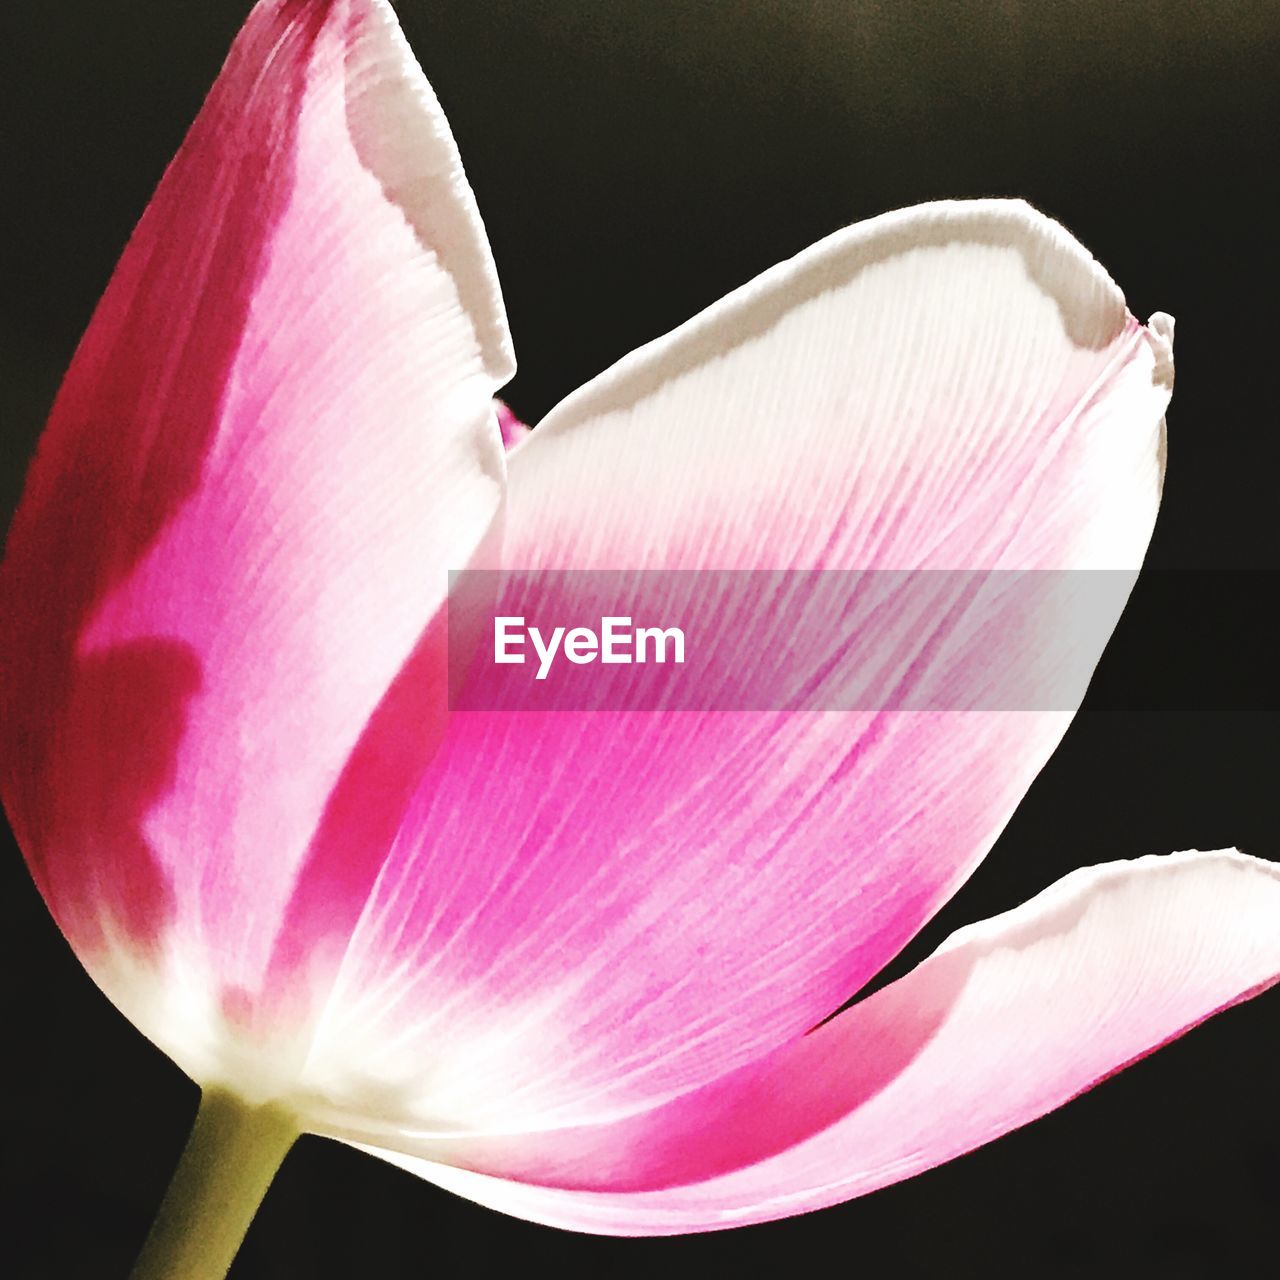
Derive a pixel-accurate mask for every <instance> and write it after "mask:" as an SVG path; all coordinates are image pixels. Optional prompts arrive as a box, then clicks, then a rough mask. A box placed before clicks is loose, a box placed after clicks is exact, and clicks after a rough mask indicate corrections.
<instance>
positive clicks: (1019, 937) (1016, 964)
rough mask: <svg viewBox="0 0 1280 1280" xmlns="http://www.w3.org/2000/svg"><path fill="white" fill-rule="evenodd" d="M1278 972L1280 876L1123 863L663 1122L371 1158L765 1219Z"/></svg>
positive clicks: (688, 1100) (922, 1152) (623, 1230)
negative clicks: (458, 1166)
mask: <svg viewBox="0 0 1280 1280" xmlns="http://www.w3.org/2000/svg"><path fill="white" fill-rule="evenodd" d="M1277 976H1280V870H1278V869H1277V868H1276V867H1275V866H1274V865H1273V864H1271V863H1267V862H1261V861H1258V860H1256V859H1252V858H1246V857H1243V856H1241V855H1239V854H1235V853H1209V854H1180V855H1175V856H1173V857H1169V858H1143V859H1139V860H1138V861H1136V862H1130V863H1112V864H1109V865H1107V866H1101V867H1092V868H1088V869H1086V870H1082V871H1077V872H1074V873H1073V874H1071V875H1069V876H1067V877H1066V878H1065V879H1064V880H1061V881H1059V882H1058V883H1057V884H1056V885H1054V886H1052V887H1051V888H1050V889H1048V890H1046V891H1045V892H1043V893H1041V894H1040V895H1038V896H1037V897H1036V898H1033V899H1032V900H1031V901H1030V902H1028V903H1025V904H1024V905H1023V906H1021V907H1019V908H1017V909H1016V910H1014V911H1010V912H1007V913H1006V914H1004V915H1001V916H997V917H995V918H994V919H991V920H987V921H985V922H983V923H982V924H979V925H974V926H970V927H969V928H966V929H963V930H961V931H960V932H959V933H957V934H955V935H954V936H953V937H952V938H950V939H949V940H948V941H947V942H946V943H945V944H944V945H943V946H942V947H941V948H939V950H938V951H937V952H935V953H934V955H933V956H932V957H930V958H929V959H928V960H926V961H925V962H924V963H923V964H921V965H920V966H919V967H918V968H916V969H914V970H913V971H912V972H911V973H909V974H908V975H907V976H906V977H905V978H902V979H900V980H899V981H897V982H895V983H893V984H892V985H890V986H888V987H886V988H885V989H884V990H882V991H880V992H878V993H877V994H875V995H873V996H871V997H870V998H868V999H867V1000H865V1001H863V1002H861V1003H860V1004H857V1005H855V1006H854V1007H853V1008H852V1009H850V1010H849V1011H848V1012H846V1013H843V1014H841V1015H840V1016H839V1017H838V1018H836V1019H834V1020H833V1021H831V1022H830V1023H828V1024H826V1025H825V1026H823V1027H822V1028H821V1029H819V1030H818V1031H816V1032H814V1033H813V1034H812V1035H809V1036H806V1037H803V1038H802V1039H800V1040H797V1041H794V1042H793V1043H791V1044H789V1045H787V1046H786V1047H785V1048H783V1049H781V1050H779V1051H778V1052H776V1053H775V1054H773V1055H772V1056H771V1057H769V1058H767V1059H765V1060H763V1061H761V1062H759V1063H756V1064H753V1065H752V1066H750V1067H748V1068H746V1069H745V1070H742V1071H739V1072H737V1073H736V1074H734V1075H732V1076H730V1077H728V1078H726V1079H723V1080H720V1081H718V1082H716V1083H714V1084H712V1085H710V1086H708V1087H706V1088H704V1089H702V1090H700V1091H698V1092H695V1093H692V1094H687V1095H685V1096H684V1097H681V1098H679V1099H676V1100H675V1101H673V1102H671V1103H669V1104H668V1105H666V1106H663V1107H659V1108H657V1109H655V1110H653V1111H650V1112H647V1113H644V1114H641V1115H638V1116H633V1117H631V1118H629V1119H626V1120H622V1121H619V1122H618V1123H616V1124H612V1125H602V1126H595V1127H588V1128H582V1129H577V1130H562V1131H558V1132H554V1131H553V1132H546V1133H526V1134H516V1135H510V1136H508V1137H493V1138H490V1139H488V1140H484V1139H475V1138H473V1139H468V1140H465V1141H460V1142H457V1143H455V1144H452V1145H451V1144H449V1143H448V1142H443V1141H438V1142H435V1143H431V1142H421V1143H419V1144H418V1149H419V1151H420V1155H419V1156H414V1155H406V1154H402V1153H400V1154H398V1153H395V1152H391V1151H387V1150H379V1149H377V1148H375V1147H372V1146H365V1147H364V1149H365V1150H368V1151H370V1152H372V1153H373V1154H375V1155H381V1156H382V1157H383V1158H385V1159H388V1160H390V1161H392V1162H393V1163H395V1164H398V1165H401V1166H402V1167H404V1168H406V1169H409V1170H411V1171H412V1172H415V1173H417V1174H420V1175H421V1176H422V1177H425V1178H428V1179H430V1180H431V1181H433V1182H436V1183H439V1184H440V1185H441V1186H443V1187H446V1188H448V1189H450V1190H452V1191H456V1192H458V1193H459V1194H461V1195H464V1196H468V1197H470V1198H471V1199H473V1200H477V1201H479V1202H480V1203H481V1204H485V1205H489V1206H491V1207H493V1208H496V1209H501V1210H503V1211H505V1212H507V1213H512V1214H515V1215H517V1216H519V1217H523V1218H529V1219H532V1220H534V1221H536V1222H545V1223H550V1224H551V1225H553V1226H558V1227H568V1228H571V1229H573V1230H577V1231H592V1232H601V1233H608V1234H616V1235H662V1234H671V1233H677V1232H690V1231H708V1230H715V1229H717V1228H723V1227H733V1226H739V1225H742V1224H744V1223H749V1222H761V1221H765V1220H767V1219H771V1218H779V1217H785V1216H789V1215H792V1214H796V1213H803V1212H805V1211H806V1210H810V1209H817V1208H821V1207H823V1206H825V1205H830V1204H835V1203H837V1202H839V1201H842V1200H847V1199H850V1198H852V1197H854V1196H859V1195H865V1194H866V1193H867V1192H869V1191H873V1190H875V1189H876V1188H877V1187H882V1186H885V1185H887V1184H889V1183H893V1182H897V1181H900V1180H901V1179H903V1178H907V1177H910V1176H911V1175H913V1174H915V1173H919V1172H921V1171H922V1170H924V1169H928V1168H931V1167H933V1166H934V1165H937V1164H941V1163H942V1162H943V1161H946V1160H950V1159H952V1158H954V1157H955V1156H957V1155H960V1154H962V1153H963V1152H966V1151H969V1150H972V1149H973V1148H974V1147H977V1146H980V1145H982V1144H983V1143H985V1142H989V1141H990V1140H991V1139H993V1138H995V1137H997V1136H999V1135H1000V1134H1003V1133H1007V1132H1008V1131H1009V1130H1011V1129H1015V1128H1017V1127H1018V1126H1020V1125H1023V1124H1026V1123H1027V1122H1028V1121H1030V1120H1033V1119H1035V1118H1036V1117H1038V1116H1041V1115H1044V1114H1045V1113H1046V1112H1048V1111H1051V1110H1053V1109H1054V1108H1055V1107H1058V1106H1060V1105H1061V1104H1062V1103H1064V1102H1067V1101H1068V1100H1069V1099H1071V1098H1073V1097H1075V1096H1076V1095H1077V1094H1079V1093H1081V1092H1083V1091H1084V1090H1086V1089H1089V1088H1091V1087H1092V1086H1093V1085H1095V1084H1097V1083H1098V1082H1099V1081H1100V1080H1102V1079H1105V1078H1106V1077H1107V1076H1108V1075H1110V1074H1112V1073H1113V1072H1115V1071H1117V1070H1119V1069H1120V1068H1122V1067H1124V1066H1127V1065H1128V1064H1130V1063H1132V1062H1134V1061H1136V1060H1137V1059H1138V1058H1141V1057H1143V1056H1144V1055H1145V1054H1147V1053H1149V1052H1150V1051H1151V1050H1152V1049H1154V1048H1156V1047H1158V1046H1159V1045H1161V1044H1163V1043H1165V1042H1167V1041H1168V1040H1171V1039H1173V1038H1174V1037H1176V1036H1178V1035H1180V1034H1182V1033H1183V1032H1184V1031H1186V1030H1188V1029H1189V1028H1190V1027H1193V1026H1195V1025H1196V1024H1197V1023H1198V1022H1200V1021H1202V1020H1203V1019H1205V1018H1207V1017H1209V1016H1210V1015H1211V1014H1213V1013H1215V1012H1217V1011H1219V1010H1221V1009H1223V1008H1225V1007H1227V1006H1229V1005H1232V1004H1235V1003H1237V1002H1238V1001H1240V1000H1242V999H1246V998H1248V997H1249V996H1251V995H1253V994H1256V993H1257V992H1258V991H1259V990H1261V989H1263V988H1265V987H1267V986H1269V985H1271V984H1272V983H1274V982H1275V980H1276V978H1277ZM406 1149H409V1150H412V1148H406ZM421 1156H430V1157H431V1159H424V1158H421ZM433 1160H434V1161H439V1162H441V1163H433ZM445 1162H456V1163H457V1164H459V1165H465V1166H468V1168H456V1167H453V1168H451V1167H449V1164H448V1163H445ZM472 1170H481V1171H483V1172H473V1171H472ZM490 1174H498V1175H502V1176H500V1177H495V1176H487V1175H490ZM508 1178H510V1179H516V1180H517V1181H507V1180H505V1179H508ZM530 1184H532V1185H530Z"/></svg>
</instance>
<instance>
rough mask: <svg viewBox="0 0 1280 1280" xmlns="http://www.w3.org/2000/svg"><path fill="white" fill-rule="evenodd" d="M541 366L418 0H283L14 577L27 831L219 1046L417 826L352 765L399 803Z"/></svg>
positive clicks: (184, 1053)
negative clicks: (526, 345) (527, 381)
mask: <svg viewBox="0 0 1280 1280" xmlns="http://www.w3.org/2000/svg"><path fill="white" fill-rule="evenodd" d="M511 371H512V361H511V354H510V348H509V341H508V337H507V333H506V324H505V318H504V314H503V309H502V303H501V298H500V295H499V292H498V286H497V282H496V278H495V276H494V272H493V267H492V263H491V260H490V257H489V250H488V247H487V243H486V240H485V236H484V231H483V228H482V227H481V224H480V222H479V219H478V217H477V214H476V211H475V207H474V202H473V199H472V196H471V193H470V190H469V188H468V186H467V183H466V181H465V178H464V177H463V174H462V170H461V168H460V165H459V161H458V156H457V152H456V149H455V147H454V144H453V140H452V138H451V136H450V134H449V131H448V128H447V126H446V124H445V121H444V119H443V116H442V115H441V113H440V110H439V108H438V106H437V104H436V102H435V99H434V97H433V96H432V94H431V91H430V89H429V88H428V86H427V84H426V82H425V80H423V78H422V76H421V73H420V72H419V70H418V68H417V66H416V64H415V63H414V62H413V59H412V57H411V55H410V54H409V53H408V50H407V48H406V46H405V45H404V42H403V38H402V37H401V35H400V33H399V30H398V28H397V27H396V25H395V20H394V17H393V15H392V12H391V9H390V7H389V6H388V5H387V4H386V3H385V2H384V0H332V2H327V3H305V4H304V3H298V2H297V0H264V2H263V3H261V4H259V5H258V7H257V8H256V9H255V10H254V11H253V14H252V15H251V17H250V18H249V20H248V23H247V25H246V27H245V29H244V30H243V32H242V33H241V35H240V37H239V38H238V40H237V41H236V44H235V47H234V49H233V50H232V53H231V55H230V58H229V60H228V62H227V64H226V67H225V68H224V70H223V72H222V74H221V76H220V77H219V79H218V81H217V83H216V85H215V86H214V88H213V90H212V92H211V94H210V96H209V99H208V101H207V102H206V104H205V106H204V108H203V110H202V111H201V113H200V116H199V118H198V119H197V121H196V122H195V124H194V126H193V127H192V129H191V132H190V134H189V135H188V137H187V140H186V142H185V143H184V145H183V147H182V150H181V151H180V152H179V154H178V156H177V158H176V160H175V161H174V162H173V164H172V165H171V167H170V168H169V170H168V172H167V173H166V175H165V177H164V180H163V182H162V183H161V185H160V188H159V189H158V191H157V193H156V195H155V197H154V199H153V200H152V203H151V205H150V207H149V208H148V209H147V211H146V213H145V215H144V217H143V218H142V221H141V223H140V224H139V226H138V228H137V230H136V232H135V233H134V235H133V238H132V239H131V241H130V243H129V246H128V248H127V249H126V251H125V253H124V256H123V258H122V259H121V262H120V264H119V266H118V268H117V270H116V272H115V274H114V276H113V278H112V280H111V283H110V285H109V287H108V289H107V292H106V294H105V296H104V298H103V300H102V302H101V304H100V305H99V307H98V309H97V311H96V313H95V315H94V317H93V320H92V323H91V324H90V327H89V329H88V332H87V333H86V335H85V337H84V340H83V342H82V343H81V346H80V348H79V350H78V352H77V354H76V357H75V360H74V363H73V365H72V367H71V370H70V372H69V373H68V375H67V379H66V382H65V384H64V386H63V388H62V391H61V394H60V396H59V398H58V401H57V405H56V407H55V409H54V412H53V415H52V417H51V419H50V422H49V425H48V428H47V430H46V432H45V434H44V437H43V439H42V440H41V443H40V451H39V456H38V458H37V460H36V463H35V465H34V467H33V469H32V472H31V475H30V478H29V480H28V483H27V489H26V493H25V496H24V499H23V502H22V505H21V507H20V509H19V511H18V513H17V516H16V518H15V520H14V524H13V529H12V533H11V535H10V538H9V543H8V550H7V558H6V560H5V563H4V568H3V578H2V579H0V598H2V599H3V602H4V607H5V612H6V626H5V629H4V642H3V643H4V649H3V655H2V659H0V660H2V663H3V670H2V675H3V689H4V698H5V701H4V706H3V716H2V717H0V719H2V722H3V726H4V730H3V738H2V746H0V757H2V776H3V790H4V797H5V802H6V805H7V807H8V810H9V813H10V815H11V817H12V820H13V824H14V827H15V830H16V832H17V834H18V837H19V839H20V841H21V843H22V845H23V848H24V849H25V851H26V854H27V856H28V858H29V859H30V862H31V865H32V869H33V871H34V874H35V876H36V879H37V881H38V883H39V885H40V887H41V890H42V892H43V893H44V894H45V897H46V899H47V900H48V901H49V903H50V906H51V908H52V909H53V911H54V914H55V915H56V917H57V919H58V922H59V924H60V925H61V926H62V928H63V930H64V931H65V932H66V933H67V935H68V937H69V938H70V939H71V941H72V943H73V945H74V946H75V947H76V948H77V950H78V951H79V953H80V954H81V957H82V958H83V959H85V960H86V962H87V963H88V964H89V966H90V968H91V970H92V972H93V973H94V974H95V976H96V977H97V978H98V980H99V981H100V982H102V983H103V984H104V986H106V987H107V989H108V990H109V992H110V993H111V994H112V996H113V998H115V999H116V1000H117V1002H118V1003H120V1004H122V1006H123V1007H125V1008H126V1010H127V1011H128V1012H129V1014H130V1016H131V1017H132V1018H133V1019H134V1021H135V1022H138V1024H139V1025H140V1026H141V1027H142V1029H143V1030H144V1031H146V1033H147V1034H149V1035H150V1036H152V1037H153V1038H154V1039H155V1040H157V1041H158V1042H159V1043H161V1044H162V1045H163V1046H165V1047H166V1048H167V1049H169V1050H170V1052H172V1053H174V1054H175V1056H177V1057H178V1059H179V1061H180V1062H181V1063H182V1064H183V1065H184V1066H185V1067H186V1068H187V1069H188V1070H190V1071H191V1072H192V1073H193V1074H197V1075H201V1076H204V1077H207V1076H208V1074H209V1073H210V1071H212V1070H214V1069H215V1068H213V1067H212V1066H211V1065H210V1062H211V1059H210V1055H213V1054H216V1050H215V1049H214V1048H213V1047H211V1044H212V1041H213V1040H214V1039H216V1027H217V1015H218V1006H219V1005H221V1008H222V1011H223V1012H227V1013H230V1014H232V1015H235V1014H237V1013H239V1012H243V1011H244V1008H245V1001H246V999H248V997H247V996H246V995H245V992H249V993H252V992H255V991H256V990H257V989H258V987H259V986H260V984H261V982H262V978H263V974H264V972H265V971H266V969H267V966H268V964H269V963H271V962H272V961H271V957H272V954H273V951H274V952H276V963H281V956H280V948H281V947H284V948H285V949H286V950H288V941H289V940H288V939H287V938H286V939H285V940H283V941H282V940H281V939H280V938H279V936H278V935H279V934H280V931H281V927H282V920H283V919H284V918H285V916H286V913H287V914H288V915H289V917H290V919H291V921H293V922H294V923H295V925H296V928H295V932H300V933H303V934H305V936H306V937H307V938H308V942H309V943H311V944H313V945H314V946H315V948H316V950H317V952H318V951H319V950H320V944H321V943H323V942H324V941H325V939H326V937H329V936H330V935H333V938H332V941H333V945H334V947H335V948H337V947H340V946H341V944H342V943H344V942H345V940H346V934H347V932H348V931H349V928H350V924H351V919H350V918H348V917H347V916H345V915H344V914H343V912H344V907H343V902H344V901H345V899H343V898H342V896H341V895H340V894H337V893H335V892H334V891H333V886H334V885H335V884H338V885H343V886H345V884H346V882H347V881H348V880H349V881H351V882H352V883H354V884H355V885H356V886H357V889H358V890H359V891H358V892H356V894H355V896H354V899H353V900H352V902H351V906H352V910H353V911H354V910H358V908H359V903H360V901H361V900H362V893H363V891H364V889H367V879H366V880H361V876H362V875H363V874H364V872H365V861H364V860H365V859H366V858H367V857H368V856H375V855H376V856H377V857H380V856H381V854H382V853H383V852H384V850H385V847H386V842H387V840H388V839H389V835H390V833H389V832H388V831H386V830H385V827H386V825H387V821H388V819H387V818H386V817H385V816H384V815H382V814H381V813H380V812H379V810H378V809H377V803H378V802H374V803H372V805H371V802H370V798H369V794H368V788H367V787H366V788H357V787H356V783H357V782H358V781H359V775H360V774H361V772H362V771H364V770H367V771H368V772H370V773H377V775H378V777H377V781H378V785H379V786H380V787H381V788H382V792H381V799H380V801H379V802H380V803H382V804H384V805H385V807H386V810H387V812H388V813H390V814H392V815H393V816H394V815H398V812H399V809H398V806H397V789H400V790H403V788H404V787H406V786H407V785H408V783H409V782H410V781H411V778H412V775H408V774H404V769H403V762H404V761H407V760H410V759H411V760H412V761H413V763H414V766H415V768H416V767H417V766H418V764H419V762H420V757H421V755H422V752H423V749H424V743H425V741H426V737H427V735H428V733H429V728H430V726H429V724H427V723H425V720H424V717H425V713H426V711H427V710H428V709H430V708H437V707H438V704H439V699H438V698H432V699H428V698H426V697H425V696H424V695H423V693H422V691H421V686H422V685H423V684H424V683H425V684H427V685H428V686H430V687H431V688H438V687H439V684H440V680H441V678H442V677H441V673H440V645H439V640H440V639H441V637H440V635H438V634H437V635H436V636H435V639H434V641H433V640H432V639H431V638H430V636H428V639H427V640H425V641H423V642H422V643H421V644H420V643H419V641H420V637H422V635H423V633H424V629H425V628H426V627H427V624H428V622H429V621H430V620H431V619H432V618H433V616H435V615H436V614H437V613H438V611H439V609H440V606H441V603H442V600H443V597H444V595H445V593H446V590H447V582H448V580H447V570H448V569H449V568H451V567H457V566H459V565H461V564H464V563H465V562H466V561H467V559H468V557H469V556H470V555H471V554H472V552H473V551H474V549H475V548H476V547H477V546H478V544H479V542H480V539H481V537H482V535H483V533H484V532H485V530H486V528H487V527H488V525H489V523H490V521H491V519H492V517H493V514H494V512H495V511H496V509H497V506H498V503H499V500H500V492H501V488H502V483H503V479H502V477H503V467H504V464H503V459H502V454H501V441H500V438H499V433H498V428H497V424H496V421H495V418H494V413H493V409H492V396H493V393H494V391H495V389H496V388H497V387H498V386H499V385H500V384H501V383H502V382H503V381H505V379H506V378H507V377H508V376H509V375H510V373H511ZM411 659H412V663H413V665H412V666H408V665H407V664H410V660H411ZM406 672H408V673H409V674H406ZM411 675H412V677H413V678H412V679H411V678H410V676H411ZM415 681H416V684H415ZM393 682H394V683H393ZM409 685H414V689H412V690H411V689H409V688H408V686H409ZM389 689H390V690H391V692H390V693H389V692H388V690H389ZM410 693H413V696H412V697H410V696H409V694H410ZM406 739H407V740H411V742H412V748H413V749H412V751H411V752H409V751H406V750H405V741H406ZM357 748H358V750H357ZM353 753H354V755H353ZM380 759H381V760H383V761H384V763H383V764H382V766H381V768H380V769H379V767H378V761H379V760H380ZM386 759H390V760H391V762H392V763H391V766H390V767H388V766H387V765H386V763H385V760H386ZM397 760H399V761H401V764H400V765H396V763H395V762H396V761H397ZM397 769H399V772H397ZM344 771H345V772H344ZM401 775H404V776H401ZM340 778H341V779H342V780H343V782H344V786H347V788H348V790H351V789H359V790H360V792H361V797H362V806H363V807H362V811H361V814H360V824H359V830H358V832H356V833H355V835H354V836H353V840H352V843H351V844H349V845H348V847H346V849H345V851H344V856H345V858H346V862H343V861H342V860H341V859H338V858H336V857H335V856H334V854H333V852H332V849H331V847H330V846H331V845H332V843H333V842H332V840H330V841H329V843H328V844H326V838H325V832H324V831H321V832H320V833H319V834H317V828H318V825H319V824H320V822H321V818H322V815H325V818H326V822H327V824H328V829H343V828H347V827H351V826H354V825H355V824H353V823H351V822H350V815H349V812H348V810H349V808H350V805H349V804H347V805H346V807H345V808H344V801H343V798H342V796H343V793H342V792H339V793H338V795H337V796H336V797H333V794H332V793H334V790H335V785H336V784H337V783H338V782H339V779H340ZM331 797H332V798H331ZM326 806H327V807H326ZM347 834H351V833H350V832H349V831H348V832H347ZM362 839H364V840H365V841H366V842H368V843H371V844H372V845H373V847H374V850H375V854H369V853H368V851H367V849H366V848H365V847H364V846H363V845H362V844H361V840H362ZM304 865H305V866H306V868H307V877H308V883H307V886H305V888H304V889H299V887H298V882H299V877H300V874H301V869H302V868H303V867H304ZM370 874H371V873H370ZM317 885H323V886H327V888H326V889H325V891H324V892H318V891H317V889H316V886H317ZM349 896H350V895H349ZM304 926H305V927H304ZM291 927H292V926H291ZM316 959H317V963H318V964H319V963H320V957H319V956H317V958H316ZM156 963H161V964H162V967H164V972H165V973H166V974H167V979H166V980H165V981H159V982H157V981H156V980H154V978H152V979H148V980H147V981H146V982H141V983H134V982H133V981H132V977H131V975H132V973H133V969H134V967H136V966H137V965H138V964H156ZM166 983H167V985H166ZM184 983H185V984H187V985H186V988H185V989H184V988H183V984H184ZM206 996H207V1000H208V1002H209V1003H210V1005H212V1006H213V1007H212V1008H205V1007H204V1005H203V1004H202V1003H201V1000H202V999H204V998H205V997H206Z"/></svg>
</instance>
